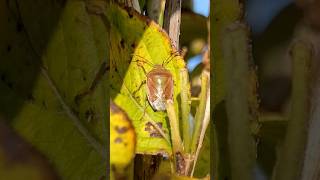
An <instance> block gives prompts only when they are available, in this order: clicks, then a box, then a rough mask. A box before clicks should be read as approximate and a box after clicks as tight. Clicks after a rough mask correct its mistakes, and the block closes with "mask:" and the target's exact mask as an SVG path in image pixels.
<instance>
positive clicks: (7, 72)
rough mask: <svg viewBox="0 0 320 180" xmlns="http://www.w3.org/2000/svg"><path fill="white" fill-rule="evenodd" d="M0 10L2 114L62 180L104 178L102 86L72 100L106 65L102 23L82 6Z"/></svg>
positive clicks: (45, 4) (6, 6) (13, 5)
mask: <svg viewBox="0 0 320 180" xmlns="http://www.w3.org/2000/svg"><path fill="white" fill-rule="evenodd" d="M0 9H1V10H0V12H1V18H0V26H1V27H3V28H1V33H0V39H1V40H0V48H1V52H3V53H1V61H0V75H1V77H2V80H1V81H0V114H3V116H5V117H8V121H9V122H10V124H11V125H12V126H13V127H14V129H15V130H16V131H17V132H18V133H19V134H20V135H21V136H22V137H23V138H25V139H26V140H27V141H29V142H30V143H31V144H32V145H33V146H35V147H36V148H37V149H38V150H39V151H41V152H42V153H43V154H44V155H45V156H46V157H47V158H48V159H49V160H50V162H51V163H52V164H53V166H54V167H55V169H56V170H57V172H58V174H59V176H61V178H62V179H68V180H69V179H71V180H72V179H76V180H78V179H99V178H101V177H103V176H105V173H106V163H105V158H106V151H105V149H106V146H107V143H106V142H108V140H107V128H106V127H107V126H106V125H107V121H106V120H107V106H108V103H109V102H108V100H107V98H106V96H107V95H106V92H107V88H104V87H106V86H105V84H106V79H105V78H101V80H100V81H99V83H97V84H96V86H95V88H92V90H91V91H90V92H88V93H87V94H86V95H85V96H83V97H82V98H81V99H78V101H76V97H78V96H79V95H80V94H83V92H86V91H87V90H88V89H90V87H92V84H93V82H94V80H95V79H97V74H98V72H99V69H101V66H103V64H104V63H105V61H106V58H105V57H107V50H108V49H107V46H106V43H105V42H106V41H107V31H106V27H105V25H104V23H103V21H102V20H101V18H100V17H98V16H95V15H90V14H88V12H87V10H86V4H85V3H84V1H71V0H70V1H64V2H62V1H50V0H45V1H37V2H35V1H31V0H26V1H10V2H9V1H7V2H4V1H1V5H0ZM9 45H10V46H9ZM8 47H10V48H8ZM4 49H8V50H6V51H3V50H4Z"/></svg>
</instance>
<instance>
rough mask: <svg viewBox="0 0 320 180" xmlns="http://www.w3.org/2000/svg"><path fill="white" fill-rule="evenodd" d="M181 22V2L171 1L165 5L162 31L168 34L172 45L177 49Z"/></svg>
mask: <svg viewBox="0 0 320 180" xmlns="http://www.w3.org/2000/svg"><path fill="white" fill-rule="evenodd" d="M180 22H181V0H171V1H168V2H167V3H166V10H165V16H164V29H165V30H166V31H167V32H168V34H169V37H170V39H171V41H172V43H173V45H174V46H175V47H176V48H177V49H179V36H180Z"/></svg>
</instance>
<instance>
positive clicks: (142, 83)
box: [132, 80, 146, 96]
mask: <svg viewBox="0 0 320 180" xmlns="http://www.w3.org/2000/svg"><path fill="white" fill-rule="evenodd" d="M145 83H146V80H144V81H142V82H141V84H140V85H139V86H138V88H137V89H136V90H134V91H133V92H132V95H133V96H135V94H136V93H137V92H138V91H139V90H140V89H141V87H142V86H143V85H144V84H145Z"/></svg>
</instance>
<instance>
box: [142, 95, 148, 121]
mask: <svg viewBox="0 0 320 180" xmlns="http://www.w3.org/2000/svg"><path fill="white" fill-rule="evenodd" d="M147 101H148V97H147V96H146V99H145V101H144V109H143V114H142V116H141V118H140V120H142V119H143V117H144V116H145V115H146V110H147Z"/></svg>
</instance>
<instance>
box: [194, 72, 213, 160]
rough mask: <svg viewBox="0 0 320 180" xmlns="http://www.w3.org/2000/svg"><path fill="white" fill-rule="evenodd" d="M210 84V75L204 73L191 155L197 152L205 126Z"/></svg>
mask: <svg viewBox="0 0 320 180" xmlns="http://www.w3.org/2000/svg"><path fill="white" fill-rule="evenodd" d="M208 83H209V75H206V73H205V72H204V73H203V74H202V76H201V93H200V104H199V107H198V109H197V112H196V117H195V127H194V132H193V135H192V142H191V154H194V153H195V152H196V150H197V147H198V143H199V137H200V133H201V129H202V125H203V120H204V116H205V110H206V102H207V96H208V93H207V91H208Z"/></svg>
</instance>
